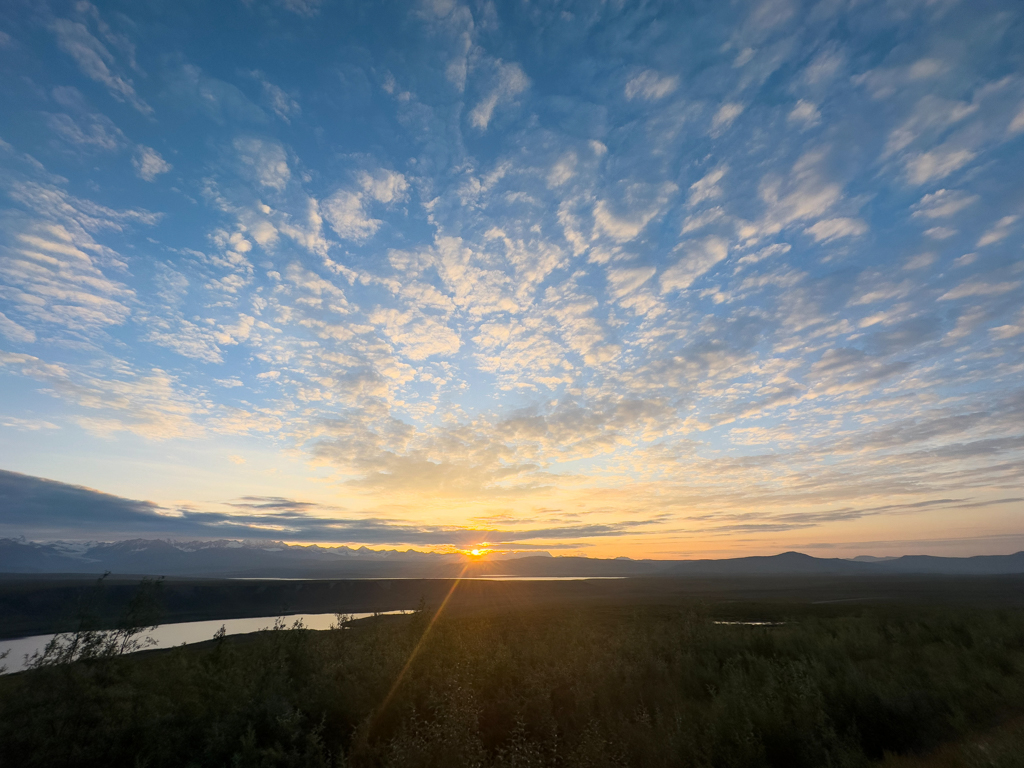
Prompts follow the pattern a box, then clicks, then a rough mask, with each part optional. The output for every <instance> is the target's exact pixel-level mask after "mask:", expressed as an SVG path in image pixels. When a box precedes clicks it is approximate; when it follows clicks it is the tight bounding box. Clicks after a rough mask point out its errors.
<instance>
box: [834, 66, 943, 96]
mask: <svg viewBox="0 0 1024 768" xmlns="http://www.w3.org/2000/svg"><path fill="white" fill-rule="evenodd" d="M947 69H949V66H948V65H947V64H946V63H945V62H944V61H942V60H941V59H935V58H923V59H918V60H917V61H915V62H913V63H911V64H908V65H905V66H902V67H891V68H880V69H873V70H870V71H869V72H865V73H864V74H861V75H856V76H854V77H853V82H854V83H855V84H857V85H864V86H865V87H866V88H867V89H868V91H869V93H870V94H871V96H872V98H875V99H885V98H888V97H889V96H893V95H894V94H896V93H897V92H898V91H900V90H902V89H903V88H905V87H907V86H908V85H913V84H915V83H919V82H922V81H925V80H930V79H932V78H934V77H935V76H937V75H939V74H942V73H943V72H945V71H946V70H947Z"/></svg>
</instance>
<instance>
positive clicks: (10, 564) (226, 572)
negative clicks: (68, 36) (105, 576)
mask: <svg viewBox="0 0 1024 768" xmlns="http://www.w3.org/2000/svg"><path fill="white" fill-rule="evenodd" d="M106 571H110V572H112V573H117V574H138V575H154V576H157V575H160V576H204V577H216V576H220V577H234V578H312V579H317V578H451V577H454V576H458V575H460V574H461V575H465V576H474V577H479V576H511V577H602V576H604V577H611V576H618V577H624V576H694V577H698V576H757V575H765V576H767V575H801V574H802V575H815V574H821V575H869V574H878V575H884V574H912V573H917V574H948V575H998V574H1012V573H1024V552H1017V553H1015V554H1012V555H979V556H975V557H933V556H929V555H906V556H903V557H896V558H869V557H861V558H855V559H851V560H846V559H842V558H819V557H812V556H811V555H805V554H802V553H800V552H783V553H782V554H778V555H770V556H756V557H737V558H727V559H721V560H629V559H622V558H616V559H611V560H602V559H597V558H587V557H552V556H551V555H550V554H548V553H544V554H543V555H537V554H531V555H526V556H508V557H505V558H503V559H496V558H491V559H485V560H470V559H467V558H466V557H465V556H463V555H459V554H444V553H434V552H418V551H416V550H413V549H409V550H405V551H401V550H373V549H369V548H368V547H359V548H357V549H353V548H351V547H321V546H317V545H310V546H302V545H295V544H285V543H283V542H276V541H260V542H254V541H247V542H243V541H233V540H219V541H185V542H177V541H169V540H165V539H132V540H128V541H119V542H112V543H107V542H85V543H69V542H44V543H37V542H30V541H25V540H24V539H0V573H9V574H10V573H20V574H32V573H37V574H44V573H54V574H60V573H103V572H106Z"/></svg>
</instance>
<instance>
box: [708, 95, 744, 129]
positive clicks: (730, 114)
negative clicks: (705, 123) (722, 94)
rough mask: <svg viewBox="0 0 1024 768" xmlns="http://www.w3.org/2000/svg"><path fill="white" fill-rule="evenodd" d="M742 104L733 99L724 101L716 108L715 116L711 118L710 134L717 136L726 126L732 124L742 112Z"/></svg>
mask: <svg viewBox="0 0 1024 768" xmlns="http://www.w3.org/2000/svg"><path fill="white" fill-rule="evenodd" d="M743 109H744V106H743V104H740V103H738V102H735V101H731V102H726V103H725V104H723V105H722V106H720V107H719V108H718V111H717V112H715V116H714V117H713V118H711V135H712V136H718V135H720V134H721V133H722V132H723V131H724V130H725V129H726V128H728V127H729V126H730V125H732V124H733V121H735V120H736V118H737V117H739V116H740V115H741V114H743Z"/></svg>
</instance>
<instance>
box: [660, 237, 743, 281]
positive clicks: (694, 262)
mask: <svg viewBox="0 0 1024 768" xmlns="http://www.w3.org/2000/svg"><path fill="white" fill-rule="evenodd" d="M676 250H681V251H683V252H684V253H685V254H686V255H685V256H683V258H682V259H680V260H679V261H678V262H676V263H675V264H674V265H673V266H671V267H669V268H668V269H667V270H665V271H664V272H663V273H662V275H661V292H662V293H668V292H669V291H679V290H685V289H687V288H689V287H690V286H691V285H692V284H693V281H694V280H696V279H697V278H698V277H700V276H701V275H703V274H705V273H706V272H707V271H708V270H710V269H711V268H712V267H713V266H715V264H717V263H718V262H720V261H722V260H723V259H724V258H725V257H726V256H728V255H729V244H728V243H727V242H726V241H725V240H723V239H722V238H720V237H713V236H712V237H707V238H705V239H704V240H701V241H699V242H689V243H684V244H683V245H680V246H677V248H676Z"/></svg>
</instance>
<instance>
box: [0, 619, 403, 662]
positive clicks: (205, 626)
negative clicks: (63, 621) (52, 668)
mask: <svg viewBox="0 0 1024 768" xmlns="http://www.w3.org/2000/svg"><path fill="white" fill-rule="evenodd" d="M403 613H408V611H382V612H379V613H376V614H373V613H348V614H345V615H346V616H349V617H350V618H352V619H365V618H368V617H370V616H383V615H392V614H403ZM337 616H338V615H337V614H334V613H296V614H293V615H290V616H260V617H258V618H255V619H216V620H213V621H185V622H181V623H179V624H161V625H160V626H159V627H157V628H156V629H154V630H153V631H152V632H148V633H146V636H148V637H152V638H153V639H154V640H155V641H156V644H155V645H150V646H148V648H171V647H173V646H175V645H188V644H190V643H201V642H203V641H205V640H210V639H212V638H213V635H214V634H215V633H216V632H217V631H218V630H220V628H221V627H224V632H225V634H228V635H244V634H247V633H249V632H258V631H259V630H261V629H270V628H272V627H273V626H274V622H275V621H276V620H277V619H279V618H281V619H284V621H285V624H286V626H288V627H291V626H292V625H293V624H294V623H295V622H296V621H301V622H302V625H303V626H304V627H305V628H306V629H330V628H331V626H332V625H334V624H335V623H336V622H337ZM53 637H54V636H53V635H33V636H32V637H19V638H17V639H15V640H0V653H3V652H4V651H6V650H9V651H10V653H9V654H8V655H7V658H6V659H4V660H3V661H2V662H0V665H3V664H6V665H7V672H8V673H10V672H19V671H21V670H22V669H24V668H25V667H24V663H25V657H26V656H29V657H30V656H32V654H33V653H35V652H36V651H39V652H40V653H42V651H43V648H45V647H46V644H47V643H48V642H50V640H51V639H53ZM148 648H147V650H148Z"/></svg>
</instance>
